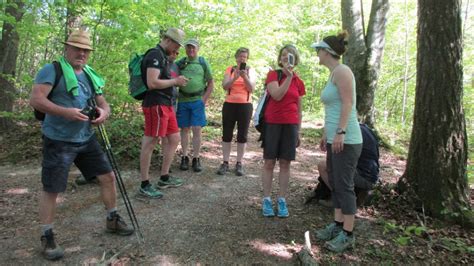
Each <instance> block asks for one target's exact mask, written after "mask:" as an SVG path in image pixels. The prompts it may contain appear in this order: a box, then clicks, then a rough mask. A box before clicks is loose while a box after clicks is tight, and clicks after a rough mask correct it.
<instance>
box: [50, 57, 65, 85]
mask: <svg viewBox="0 0 474 266" xmlns="http://www.w3.org/2000/svg"><path fill="white" fill-rule="evenodd" d="M52 64H53V66H54V72H55V73H56V77H55V79H54V84H53V89H54V88H56V87H57V86H58V83H59V80H60V79H61V77H62V76H63V69H62V68H61V65H60V64H59V62H58V61H53V63H52ZM53 89H52V90H53ZM52 90H51V91H52Z"/></svg>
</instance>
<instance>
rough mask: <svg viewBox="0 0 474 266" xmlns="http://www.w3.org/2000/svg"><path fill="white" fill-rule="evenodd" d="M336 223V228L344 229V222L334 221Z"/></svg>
mask: <svg viewBox="0 0 474 266" xmlns="http://www.w3.org/2000/svg"><path fill="white" fill-rule="evenodd" d="M334 222H335V223H336V226H340V227H342V226H343V225H344V222H338V221H336V220H334Z"/></svg>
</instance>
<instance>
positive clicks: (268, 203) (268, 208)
mask: <svg viewBox="0 0 474 266" xmlns="http://www.w3.org/2000/svg"><path fill="white" fill-rule="evenodd" d="M262 211H263V216H265V217H273V216H275V212H274V211H273V204H272V200H270V199H266V198H264V199H263V203H262Z"/></svg>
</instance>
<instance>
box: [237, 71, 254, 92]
mask: <svg viewBox="0 0 474 266" xmlns="http://www.w3.org/2000/svg"><path fill="white" fill-rule="evenodd" d="M240 76H241V77H242V78H243V79H244V83H245V88H246V89H247V91H248V92H253V91H254V90H255V83H256V82H255V80H256V79H257V77H256V74H255V71H254V70H253V68H250V69H249V71H248V72H247V71H240Z"/></svg>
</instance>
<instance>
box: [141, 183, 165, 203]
mask: <svg viewBox="0 0 474 266" xmlns="http://www.w3.org/2000/svg"><path fill="white" fill-rule="evenodd" d="M138 194H139V195H141V196H144V197H148V198H153V199H159V198H161V197H163V193H161V192H160V191H158V190H156V189H155V188H154V187H153V185H152V184H150V183H148V184H147V185H146V186H145V187H141V186H140V189H139V190H138Z"/></svg>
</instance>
